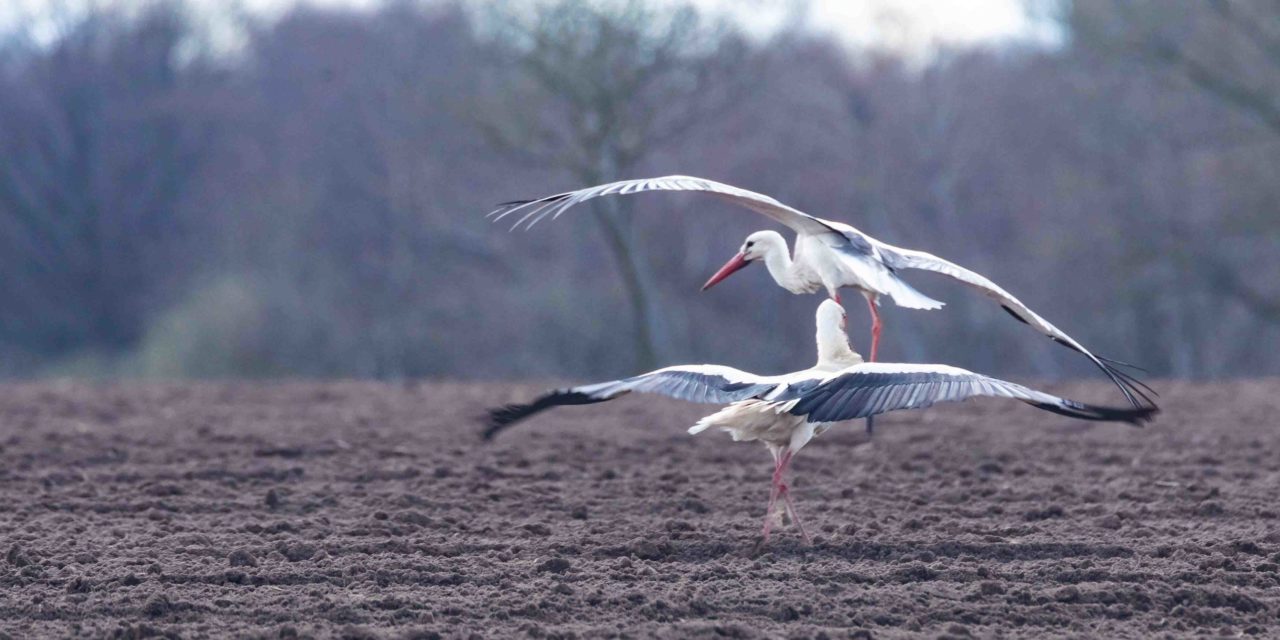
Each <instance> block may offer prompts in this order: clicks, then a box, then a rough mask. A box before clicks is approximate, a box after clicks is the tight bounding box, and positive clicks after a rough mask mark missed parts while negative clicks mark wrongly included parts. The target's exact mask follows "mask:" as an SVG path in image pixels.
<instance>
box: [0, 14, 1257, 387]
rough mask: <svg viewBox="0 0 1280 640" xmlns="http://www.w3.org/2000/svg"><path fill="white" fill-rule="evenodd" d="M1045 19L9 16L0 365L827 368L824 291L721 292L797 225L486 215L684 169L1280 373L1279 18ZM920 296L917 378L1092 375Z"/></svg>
mask: <svg viewBox="0 0 1280 640" xmlns="http://www.w3.org/2000/svg"><path fill="white" fill-rule="evenodd" d="M1037 4H1038V8H1037V9H1036V10H1040V11H1043V10H1045V6H1049V7H1050V9H1051V10H1052V11H1053V14H1052V15H1051V16H1049V18H1048V19H1054V20H1059V21H1061V24H1062V32H1063V34H1064V38H1063V41H1062V42H1061V43H1060V44H1058V45H1055V46H1043V45H1030V44H1021V45H1018V44H1004V45H999V46H995V45H993V46H987V47H982V48H966V49H954V50H944V51H941V52H939V53H938V54H937V55H935V56H932V57H930V58H929V59H928V60H927V61H926V62H925V63H923V64H921V63H919V62H918V61H912V60H907V59H902V58H900V57H896V56H895V55H894V54H893V53H891V52H886V51H883V50H881V51H863V52H859V51H850V50H849V49H848V48H847V47H843V46H841V45H839V44H837V43H836V42H834V41H832V40H830V39H827V38H825V37H822V36H817V35H814V34H812V33H809V32H806V31H802V30H799V29H790V30H785V29H784V30H783V31H781V32H780V33H778V34H777V35H775V36H772V37H770V38H768V39H760V38H757V37H748V36H746V35H743V34H742V33H740V32H739V31H738V30H737V28H736V27H735V26H734V25H733V24H731V23H726V22H723V21H721V20H719V19H716V18H713V17H710V16H707V15H701V14H699V13H698V12H697V11H696V10H694V9H693V8H690V7H680V6H678V5H675V6H673V5H672V4H671V3H663V4H661V5H656V4H651V3H647V2H642V1H630V2H625V1H624V2H604V3H590V2H580V1H574V0H565V1H558V2H551V3H544V4H542V5H539V6H540V7H541V8H540V9H539V10H537V11H534V12H529V11H524V12H512V13H509V14H507V13H504V12H503V11H502V10H501V9H500V8H495V7H502V6H503V5H485V6H473V5H470V4H466V3H448V2H387V3H383V4H380V5H377V6H375V7H374V8H372V9H362V10H355V9H316V8H297V9H294V10H291V11H288V12H287V13H285V14H284V15H282V16H280V17H278V18H275V19H271V20H264V19H254V18H247V17H246V18H244V19H241V20H237V21H235V26H236V30H237V31H236V34H235V37H236V38H239V39H240V41H241V44H240V45H238V46H236V47H233V48H227V47H225V46H221V45H219V38H225V37H226V36H225V34H224V35H222V36H218V35H217V34H216V33H213V30H212V29H211V27H210V25H209V21H208V16H204V15H202V14H201V13H200V12H197V11H196V10H194V9H193V8H192V7H189V6H186V5H184V4H182V3H181V2H153V3H122V4H120V5H115V4H112V3H106V4H100V5H98V6H97V8H95V9H93V10H91V11H87V12H77V13H75V14H68V15H67V16H65V19H63V20H60V21H56V24H55V26H54V27H53V28H52V31H50V28H49V26H48V25H45V27H44V31H43V32H42V33H43V35H41V36H40V37H34V36H33V33H32V31H33V30H31V29H22V28H18V29H15V30H12V31H11V32H10V33H9V34H8V35H7V36H5V38H4V40H3V42H0V376H4V377H41V376H64V375H71V376H91V377H113V376H145V377H158V376H164V377H167V376H193V377H230V376H251V377H261V376H322V377H338V376H341V377H375V378H386V379H397V378H408V377H447V378H480V377H498V378H517V377H537V376H556V377H566V378H573V379H589V378H594V377H601V376H612V375H618V374H625V373H629V372H634V371H635V370H636V369H637V368H639V367H646V366H649V365H651V364H653V363H659V364H662V363H677V362H703V361H708V362H718V363H725V364H732V365H735V366H739V367H743V368H747V369H752V370H757V371H761V372H774V371H781V370H791V369H796V368H801V367H804V366H808V364H809V363H810V362H811V360H812V358H813V354H812V351H813V347H812V312H813V309H814V308H815V306H816V305H817V303H818V302H819V300H820V298H819V297H817V296H794V295H791V294H788V293H786V292H785V291H783V290H782V289H779V288H778V287H776V286H775V285H774V284H773V283H772V282H771V281H770V280H769V279H768V277H767V275H766V274H765V272H764V270H763V269H762V268H759V267H756V268H753V269H751V270H748V271H746V272H744V273H742V274H739V275H737V276H734V277H733V278H731V279H730V280H728V281H726V282H725V283H724V284H722V285H721V286H719V287H717V288H716V289H713V290H711V291H709V292H706V293H699V291H698V287H699V286H700V285H701V284H702V282H703V281H704V280H705V279H706V278H707V277H708V276H709V275H710V273H711V272H712V271H713V270H714V269H715V268H716V267H718V266H719V265H720V264H721V263H722V262H723V261H724V260H725V259H727V258H728V257H729V256H731V255H732V254H733V252H734V251H735V250H736V249H737V247H738V246H739V244H740V243H741V241H742V238H743V237H744V236H745V235H746V234H747V233H749V232H750V231H753V230H756V229H759V228H771V227H770V225H769V224H766V223H767V222H768V221H767V220H765V219H764V218H762V217H759V216H756V215H754V214H751V213H748V212H744V211H739V210H736V209H733V208H730V207H728V206H726V205H724V204H722V203H720V202H718V201H716V200H715V199H713V198H706V197H699V196H696V195H683V194H648V195H642V196H634V197H627V198H615V199H611V200H601V201H597V206H594V207H593V206H584V207H581V208H580V209H577V210H572V211H570V212H569V213H567V214H566V215H565V216H564V217H562V218H561V219H560V220H559V221H557V222H555V223H543V224H541V225H539V226H538V227H536V228H535V229H534V230H532V231H531V232H527V233H526V232H523V231H522V232H517V233H510V232H508V231H507V227H506V226H503V225H498V226H495V225H492V224H490V223H489V222H488V221H486V220H485V219H484V214H485V213H487V212H488V211H489V210H491V209H492V208H493V205H495V204H496V203H498V202H502V201H507V200H512V199H518V198H527V197H536V196H541V195H546V194H550V193H554V192H557V191H561V190H567V189H574V188H579V187H583V186H587V185H591V184H595V183H599V182H605V181H609V180H614V179H620V178H632V177H645V176H656V175H666V174H671V173H683V174H689V175H696V176H702V177H708V178H712V179H716V180H721V181H724V182H728V183H731V184H734V185H738V186H741V187H744V188H748V189H752V190H755V191H760V192H763V193H766V194H769V195H772V196H774V197H776V198H778V199H779V200H782V201H783V202H786V203H788V204H791V205H793V206H796V207H798V208H800V209H802V210H805V211H808V212H810V213H813V214H815V215H819V216H823V217H828V218H833V219H837V220H842V221H845V222H848V223H850V224H852V225H854V226H856V227H858V228H860V229H863V230H865V231H867V232H869V233H871V234H873V235H875V236H877V237H879V238H880V239H882V240H884V241H886V242H890V243H894V244H898V245H902V246H906V247H911V248H917V249H924V250H927V251H931V252H933V253H937V254H939V255H941V256H944V257H947V258H949V259H952V260H954V261H957V262H959V263H961V264H963V265H966V266H968V267H970V268H972V269H974V270H977V271H979V272H981V273H983V274H985V275H987V276H989V277H991V278H992V279H993V280H995V281H996V282H998V283H1000V284H1001V285H1003V286H1004V287H1005V288H1007V289H1008V290H1010V291H1011V292H1013V293H1014V294H1015V295H1018V296H1019V297H1021V298H1022V300H1023V301H1024V302H1026V303H1027V304H1028V305H1030V306H1031V307H1032V308H1033V309H1035V310H1037V311H1038V312H1040V313H1041V314H1042V315H1044V316H1045V317H1046V318H1048V319H1049V320H1050V321H1052V322H1054V323H1056V324H1057V325H1058V326H1060V327H1061V328H1063V329H1064V330H1066V331H1067V332H1068V333H1070V334H1072V335H1073V336H1075V337H1076V338H1078V339H1079V340H1081V341H1082V342H1083V343H1084V344H1085V345H1087V346H1089V347H1091V348H1092V349H1094V350H1095V351H1096V352H1098V353H1100V354H1103V355H1107V356H1110V357H1114V358H1119V359H1122V360H1128V361H1132V362H1135V363H1138V364H1141V365H1143V366H1145V367H1146V368H1148V369H1149V370H1150V372H1151V375H1153V376H1177V377H1188V378H1216V377H1222V376H1254V375H1275V374H1278V373H1280V275H1278V274H1280V3H1276V2H1267V1H1263V0H1258V1H1256V2H1226V1H1217V2H1214V1H1200V0H1187V1H1183V2H1163V1H1161V2H1157V1H1146V2H1128V1H1124V2H1122V1H1119V0H1115V1H1112V0H1098V1H1078V2H1074V3H1049V4H1048V5H1046V4H1045V3H1037ZM222 18H223V19H224V22H225V18H226V16H223V17H222ZM49 33H52V35H49ZM628 271H630V272H631V276H630V277H627V278H624V277H622V274H625V273H627V272H628ZM911 280H912V282H913V283H915V284H917V285H918V286H919V288H920V289H921V290H923V291H925V292H926V293H928V294H929V295H931V296H934V297H937V298H939V299H941V300H944V301H946V302H947V303H948V306H947V308H946V309H945V310H943V311H940V312H932V313H927V312H919V311H909V310H903V309H897V308H894V307H893V306H892V305H887V306H886V331H885V337H886V341H885V343H884V346H883V347H882V359H885V360H910V361H924V362H942V363H949V364H955V365H959V366H965V367H969V368H973V369H977V370H980V371H983V372H987V373H993V374H1001V375H1014V376H1017V375H1021V376H1030V377H1037V378H1054V377H1065V376H1070V377H1077V376H1094V375H1095V373H1093V372H1091V371H1090V369H1089V368H1088V367H1087V366H1086V365H1085V364H1084V362H1083V359H1082V358H1079V357H1076V356H1074V355H1072V354H1071V353H1070V352H1068V351H1066V350H1063V349H1061V348H1058V347H1055V346H1053V345H1052V344H1051V343H1050V342H1049V341H1047V340H1044V339H1043V338H1041V337H1039V336H1037V335H1036V334H1034V333H1033V332H1031V331H1027V330H1026V329H1025V328H1024V327H1022V326H1021V325H1019V324H1017V323H1015V322H1013V321H1012V320H1010V319H1009V317H1008V316H1007V315H1005V313H1004V312H1002V311H1001V310H1000V309H999V307H997V306H995V305H992V304H990V303H989V302H988V301H986V300H985V299H983V298H981V297H979V296H975V295H973V294H971V293H970V292H969V291H968V290H967V289H965V288H963V287H960V286H958V285H953V284H951V283H948V282H947V281H945V280H941V279H936V278H934V277H932V276H930V275H929V274H923V273H921V274H918V275H914V274H913V276H912V277H911ZM849 307H850V330H851V333H852V335H853V337H854V340H855V346H857V347H859V348H860V349H861V350H862V351H864V352H865V351H866V347H867V344H866V338H867V324H868V322H867V315H866V313H865V310H864V309H863V305H862V303H861V301H860V300H859V299H858V298H857V297H853V298H852V299H851V301H850V302H849Z"/></svg>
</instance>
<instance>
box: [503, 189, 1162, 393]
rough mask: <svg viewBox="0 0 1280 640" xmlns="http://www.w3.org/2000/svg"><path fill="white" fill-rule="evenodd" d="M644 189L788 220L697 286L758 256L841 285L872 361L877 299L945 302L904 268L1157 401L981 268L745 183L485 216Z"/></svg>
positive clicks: (793, 282)
mask: <svg viewBox="0 0 1280 640" xmlns="http://www.w3.org/2000/svg"><path fill="white" fill-rule="evenodd" d="M644 191H698V192H703V193H709V194H711V195H714V196H717V197H719V198H721V199H723V200H727V201H729V202H731V203H733V204H736V205H739V206H742V207H745V208H747V209H750V210H752V211H755V212H756V213H759V214H761V215H764V216H765V217H768V218H770V219H772V220H774V221H775V222H779V223H781V224H783V225H786V226H788V227H790V228H791V229H792V230H793V231H795V233H796V240H795V250H794V252H792V251H789V250H788V249H787V242H786V240H785V239H784V238H783V237H782V235H781V234H779V233H777V232H776V231H757V232H755V233H753V234H751V235H749V236H747V239H746V241H745V242H743V243H742V248H741V249H739V250H738V253H737V254H736V255H734V256H733V257H732V258H730V259H729V261H728V262H727V263H725V265H724V266H723V267H721V268H720V270H719V271H717V272H716V273H715V275H713V276H711V279H709V280H707V282H706V284H704V285H702V289H703V290H704V291H705V290H707V289H709V288H711V287H713V286H715V285H716V283H718V282H720V281H721V280H724V279H725V278H727V277H729V275H730V274H732V273H734V272H736V271H738V270H739V269H742V268H744V267H746V266H748V265H750V264H752V263H754V262H763V263H764V265H765V267H766V268H767V269H768V270H769V275H771V276H773V279H774V281H775V282H777V283H778V285H779V286H781V287H782V288H784V289H786V290H787V291H790V292H792V293H797V294H800V293H814V292H817V291H820V290H825V291H826V293H827V295H828V296H829V297H830V298H831V299H832V300H835V301H836V302H840V289H841V288H844V287H849V288H852V289H855V290H857V291H859V292H861V293H862V295H863V297H865V298H866V300H867V307H868V308H869V309H870V310H871V361H872V362H875V361H876V356H877V353H878V351H879V346H880V331H881V326H882V323H881V321H880V311H879V306H880V299H881V298H882V297H884V296H888V297H890V298H892V299H893V301H894V303H895V304H897V305H898V306H900V307H907V308H910V309H938V308H941V307H942V305H943V303H941V302H939V301H937V300H934V299H933V298H930V297H929V296H926V295H924V294H923V293H920V292H919V291H917V290H916V289H915V288H914V287H912V286H911V285H910V284H907V282H906V281H905V280H903V279H902V278H901V277H900V275H899V274H900V272H901V271H904V270H907V269H918V270H923V271H933V272H935V273H940V274H943V275H945V276H948V277H950V278H952V279H954V280H957V281H959V282H961V283H962V284H965V285H968V286H969V287H972V288H973V289H976V290H977V291H979V292H980V293H982V294H983V295H985V296H986V297H988V298H990V299H992V300H994V301H995V302H996V303H997V304H999V305H1000V306H1001V307H1003V308H1004V310H1005V311H1007V312H1008V313H1009V315H1011V316H1013V317H1014V318H1015V319H1017V320H1018V321H1019V322H1022V323H1024V324H1026V325H1028V326H1030V327H1031V328H1033V329H1035V330H1036V331H1039V332H1040V333H1041V334H1043V335H1045V336H1048V337H1049V339H1051V340H1053V341H1054V342H1056V343H1058V344H1061V345H1063V346H1065V347H1067V348H1069V349H1072V350H1073V351H1076V352H1079V353H1081V354H1083V355H1084V356H1085V357H1086V358H1088V359H1089V360H1090V361H1092V362H1093V364H1094V365H1096V366H1097V367H1098V368H1099V369H1101V370H1102V372H1103V373H1104V374H1106V375H1107V377H1108V378H1110V379H1111V381H1112V382H1114V383H1115V385H1116V386H1117V387H1118V388H1119V389H1120V392H1121V393H1123V394H1124V397H1125V399H1126V400H1128V401H1129V403H1130V404H1132V405H1133V407H1134V408H1141V407H1143V406H1144V405H1151V406H1154V404H1155V403H1154V402H1153V401H1152V400H1151V398H1150V397H1149V396H1148V395H1147V392H1150V393H1153V394H1154V392H1153V391H1152V390H1151V388H1150V387H1147V386H1146V385H1144V384H1143V383H1142V382H1140V381H1138V380H1137V379H1135V378H1134V377H1133V376H1131V375H1130V374H1128V373H1126V372H1124V371H1122V370H1121V369H1120V367H1124V366H1131V365H1126V364H1125V363H1123V362H1119V361H1116V360H1111V359H1109V358H1102V357H1099V356H1095V355H1094V354H1093V353H1091V352H1089V350H1088V349H1085V348H1084V346H1083V345H1081V344H1080V343H1079V342H1077V341H1076V340H1075V339H1073V338H1072V337H1071V336H1069V335H1067V334H1066V333H1064V332H1063V331H1062V330H1060V329H1058V328H1057V327H1055V326H1053V325H1052V324H1050V323H1049V321H1047V320H1045V319H1044V318H1042V317H1040V316H1039V315H1037V314H1036V313H1035V312H1034V311H1032V310H1031V309H1030V308H1028V307H1027V305H1025V304H1023V303H1022V301H1020V300H1018V299H1017V298H1015V297H1014V296H1013V294H1010V293H1009V292H1007V291H1005V290H1004V289H1002V288H1000V287H999V286H998V285H996V283H994V282H992V281H991V280H988V279H987V278H985V277H983V276H982V275H979V274H977V273H975V272H973V271H970V270H968V269H966V268H964V267H961V266H960V265H957V264H955V263H953V262H950V261H947V260H944V259H942V258H939V257H938V256H935V255H933V254H930V253H925V252H923V251H915V250H912V249H903V248H901V247H895V246H893V245H890V244H886V243H884V242H881V241H879V240H876V239H875V238H873V237H871V236H869V235H867V234H865V233H863V232H861V231H859V230H857V229H855V228H853V227H851V226H849V225H847V224H844V223H842V222H835V221H832V220H824V219H822V218H818V217H814V216H811V215H809V214H807V213H804V212H802V211H799V210H797V209H794V208H792V207H789V206H787V205H785V204H782V203H781V202H778V201H777V200H774V199H773V198H771V197H769V196H766V195H763V194H759V193H755V192H753V191H747V190H746V189H739V188H738V187H734V186H731V185H727V184H723V183H720V182H715V181H713V180H707V179H704V178H694V177H690V176H666V177H663V178H650V179H642V180H623V181H621V182H611V183H609V184H602V185H599V186H595V187H588V188H586V189H580V190H578V191H569V192H567V193H560V194H556V195H553V196H547V197H545V198H539V199H537V200H518V201H515V202H507V203H504V204H502V205H499V207H498V208H497V209H496V210H494V211H493V212H491V213H490V214H489V215H490V216H493V217H494V219H495V220H501V219H503V218H506V217H507V216H511V215H515V214H517V213H519V214H521V215H520V216H519V217H518V218H517V219H516V222H515V224H514V225H512V229H515V228H517V227H520V226H521V225H524V226H525V227H526V228H528V227H532V226H533V225H534V224H536V223H537V222H538V221H540V220H543V219H545V218H547V217H548V216H549V217H551V218H552V219H555V218H558V217H560V214H562V213H564V212H565V211H566V210H568V209H569V208H570V207H572V206H573V205H576V204H578V203H581V202H585V201H587V200H590V199H592V198H597V197H600V196H607V195H623V194H630V193H641V192H644ZM1144 390H1145V391H1144Z"/></svg>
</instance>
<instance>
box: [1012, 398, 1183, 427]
mask: <svg viewBox="0 0 1280 640" xmlns="http://www.w3.org/2000/svg"><path fill="white" fill-rule="evenodd" d="M1028 404H1030V405H1032V406H1034V407H1037V408H1039V409H1044V410H1045V411H1050V412H1053V413H1056V414H1058V415H1063V416H1067V417H1070V418H1078V419H1080V420H1095V421H1100V422H1127V423H1129V424H1131V425H1133V426H1135V427H1141V426H1142V425H1143V423H1145V422H1150V421H1151V420H1152V419H1154V418H1155V414H1157V413H1159V412H1160V409H1159V407H1156V406H1155V405H1151V406H1147V407H1135V408H1133V409H1130V408H1119V407H1099V406H1094V405H1090V404H1084V403H1082V402H1076V401H1074V400H1067V399H1062V400H1059V401H1058V402H1035V401H1028Z"/></svg>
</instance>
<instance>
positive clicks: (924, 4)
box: [0, 0, 1062, 62]
mask: <svg viewBox="0 0 1280 640" xmlns="http://www.w3.org/2000/svg"><path fill="white" fill-rule="evenodd" d="M533 1H534V2H536V1H538V0H533ZM662 1H671V2H675V1H677V0H662ZM692 1H693V2H694V4H696V5H698V6H700V7H702V8H703V9H705V10H708V11H709V12H712V13H720V14H723V15H727V16H730V17H731V18H732V19H734V20H735V21H736V22H738V23H739V24H741V25H742V26H743V28H744V29H745V30H746V31H747V32H748V33H751V34H754V35H757V36H760V37H767V36H768V35H770V34H772V33H774V32H776V31H778V30H779V29H782V28H785V27H787V26H801V27H803V28H805V29H808V30H811V31H813V32H816V33H821V34H826V35H830V36H833V37H834V38H835V39H836V40H837V41H839V42H841V43H843V44H844V45H845V46H847V47H849V48H850V49H851V50H867V49H871V50H881V51H886V52H893V53H897V54H899V55H902V56H904V57H906V58H908V59H911V60H915V61H920V62H922V61H927V60H928V59H929V58H931V57H932V55H933V54H934V53H936V52H937V51H939V50H940V49H943V48H955V47H965V46H974V45H987V44H1000V43H1008V42H1022V43H1033V44H1039V45H1043V46H1054V45H1056V44H1058V43H1059V42H1060V41H1061V39H1062V34H1061V33H1060V28H1059V27H1058V26H1057V25H1056V24H1055V23H1053V22H1052V21H1051V20H1046V19H1043V18H1042V17H1037V16H1035V15H1033V13H1034V12H1029V11H1028V10H1027V8H1026V7H1027V5H1026V0H962V1H957V0H799V1H797V0H692ZM1040 1H1041V2H1042V3H1043V2H1045V1H1052V0H1040ZM192 2H193V4H194V6H196V7H198V8H200V9H201V10H202V11H203V12H205V13H206V14H207V15H208V16H209V18H210V27H211V28H212V29H213V30H214V31H215V32H216V31H217V30H218V29H219V23H223V24H228V25H229V24H231V23H232V21H231V20H229V19H228V18H229V17H230V16H234V15H237V14H239V13H242V12H248V13H250V14H254V15H257V16H260V17H263V18H267V19H270V18H273V17H275V16H278V15H280V14H281V13H283V12H284V11H286V10H287V9H288V8H289V7H292V6H294V5H296V4H299V2H297V1H296V0H232V1H230V2H228V1H227V0H192ZM303 3H305V4H310V5H314V6H321V7H351V8H367V7H370V6H376V5H377V4H378V0H303ZM104 4H105V5H116V6H120V5H123V6H125V7H129V6H134V7H140V6H143V3H141V2H136V1H135V2H131V1H129V0H114V1H113V0H0V31H3V32H12V31H13V30H14V29H15V28H22V27H26V31H27V32H28V33H31V34H33V35H34V36H35V37H36V38H37V40H49V39H51V36H52V35H53V34H55V33H56V32H57V29H58V24H57V22H56V21H53V20H50V19H49V16H51V15H58V14H63V15H67V14H68V13H70V14H74V13H75V12H78V11H82V10H84V8H85V7H89V6H94V5H104ZM215 35H216V33H215Z"/></svg>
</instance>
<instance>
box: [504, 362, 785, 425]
mask: <svg viewBox="0 0 1280 640" xmlns="http://www.w3.org/2000/svg"><path fill="white" fill-rule="evenodd" d="M777 380H778V378H776V377H768V376H757V375H755V374H752V373H747V372H746V371H740V370H738V369H734V368H733V367H722V366H719V365H681V366H675V367H667V368H665V369H659V370H657V371H652V372H649V373H645V374H642V375H638V376H633V377H630V378H623V379H622V380H610V381H609V382H600V383H596V384H589V385H583V386H580V387H570V388H568V389H556V390H554V391H549V392H547V393H545V394H543V395H541V396H539V397H538V398H537V399H535V400H534V401H533V402H530V403H527V404H510V405H507V406H504V407H499V408H497V409H493V410H491V411H490V412H489V424H488V427H487V428H486V429H485V431H484V438H485V439H486V440H488V439H490V438H492V437H493V436H495V435H497V433H498V432H499V431H502V430H503V429H506V428H507V427H509V426H511V425H513V424H515V423H517V422H519V421H521V420H524V419H525V418H528V417H530V416H532V415H534V414H537V413H540V412H542V411H545V410H547V409H551V408H553V407H561V406H567V405H578V404H594V403H597V402H605V401H606V400H612V399H614V398H617V397H618V396H621V395H624V394H627V393H630V392H632V391H639V392H641V393H656V394H659V395H664V396H669V397H672V398H677V399H679V400H687V401H689V402H702V403H707V404H728V403H730V402H737V401H739V400H747V399H749V398H754V397H756V396H758V395H761V394H764V393H768V392H769V391H772V390H773V389H774V388H775V387H777V386H778V382H777Z"/></svg>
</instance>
